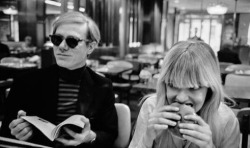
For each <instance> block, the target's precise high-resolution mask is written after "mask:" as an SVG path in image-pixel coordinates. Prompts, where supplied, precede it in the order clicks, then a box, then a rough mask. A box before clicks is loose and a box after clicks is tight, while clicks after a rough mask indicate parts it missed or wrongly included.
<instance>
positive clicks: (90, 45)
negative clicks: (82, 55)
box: [88, 41, 97, 54]
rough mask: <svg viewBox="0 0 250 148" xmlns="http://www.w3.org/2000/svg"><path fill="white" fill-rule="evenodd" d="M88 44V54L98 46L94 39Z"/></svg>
mask: <svg viewBox="0 0 250 148" xmlns="http://www.w3.org/2000/svg"><path fill="white" fill-rule="evenodd" d="M88 46H89V49H88V54H91V53H92V52H93V51H94V49H95V48H96V47H97V43H96V42H95V41H94V42H91V43H89V45H88Z"/></svg>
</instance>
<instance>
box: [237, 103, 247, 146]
mask: <svg viewBox="0 0 250 148" xmlns="http://www.w3.org/2000/svg"><path fill="white" fill-rule="evenodd" d="M237 118H238V120H239V124H240V132H241V134H242V137H241V148H247V147H248V134H249V133H250V108H249V107H247V108H242V109H240V110H239V111H238V113H237Z"/></svg>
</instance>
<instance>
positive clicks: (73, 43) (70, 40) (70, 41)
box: [66, 37, 78, 48]
mask: <svg viewBox="0 0 250 148" xmlns="http://www.w3.org/2000/svg"><path fill="white" fill-rule="evenodd" d="M66 43H67V44H68V46H69V47H70V48H75V47H76V46H77V45H78V40H77V39H75V38H72V37H67V38H66Z"/></svg>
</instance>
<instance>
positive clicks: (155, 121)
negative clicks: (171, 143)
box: [144, 105, 181, 146]
mask: <svg viewBox="0 0 250 148" xmlns="http://www.w3.org/2000/svg"><path fill="white" fill-rule="evenodd" d="M178 110H179V108H178V107H174V106H170V105H166V106H162V107H160V108H157V109H155V110H154V111H153V112H152V113H151V114H150V115H149V119H148V127H147V131H146V137H144V142H145V143H146V145H147V146H152V143H153V140H154V139H155V138H156V137H157V136H159V135H160V134H161V132H162V131H163V130H166V129H167V128H168V127H169V126H176V124H177V123H176V121H178V120H180V119H181V117H180V115H178V114H177V113H176V112H177V111H178ZM145 138H146V139H145Z"/></svg>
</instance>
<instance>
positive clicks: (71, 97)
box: [56, 79, 80, 124]
mask: <svg viewBox="0 0 250 148" xmlns="http://www.w3.org/2000/svg"><path fill="white" fill-rule="evenodd" d="M79 87H80V84H79V82H78V83H68V82H66V81H64V80H62V79H59V87H58V102H57V120H56V121H57V124H59V123H61V122H62V121H64V120H65V119H67V118H68V117H70V116H72V115H74V114H76V110H77V100H78V93H79Z"/></svg>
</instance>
